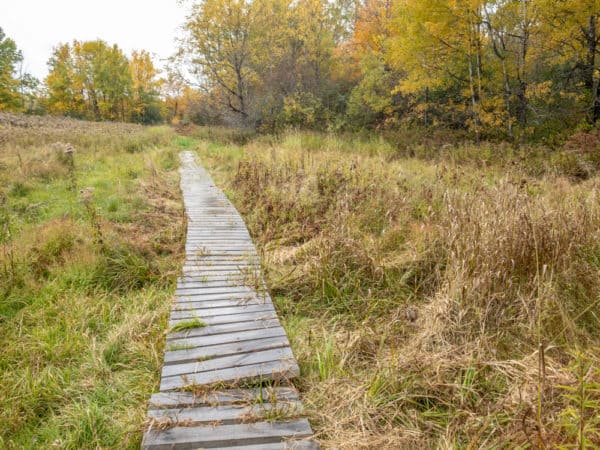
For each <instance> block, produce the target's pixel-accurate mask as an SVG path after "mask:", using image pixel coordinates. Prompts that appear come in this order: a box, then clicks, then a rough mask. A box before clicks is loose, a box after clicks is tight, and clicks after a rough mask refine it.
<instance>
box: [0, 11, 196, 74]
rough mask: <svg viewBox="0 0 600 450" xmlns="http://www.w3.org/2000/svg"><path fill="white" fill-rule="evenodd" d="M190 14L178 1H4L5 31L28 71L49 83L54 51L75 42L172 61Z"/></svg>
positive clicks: (1, 23) (2, 21)
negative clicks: (144, 52)
mask: <svg viewBox="0 0 600 450" xmlns="http://www.w3.org/2000/svg"><path fill="white" fill-rule="evenodd" d="M185 13H186V12H185V8H184V6H181V5H178V4H177V0H0V27H1V28H2V29H3V30H4V32H5V33H6V35H7V36H8V37H10V38H12V39H14V41H15V42H16V43H17V47H18V48H19V49H21V50H22V51H23V56H24V57H25V61H24V66H25V70H26V71H27V72H29V73H31V74H33V75H34V76H36V77H38V78H40V79H43V78H44V77H45V76H46V75H47V73H48V69H47V66H46V62H47V61H48V58H50V55H51V53H52V48H53V47H55V46H56V45H57V44H58V43H60V42H70V41H72V40H73V39H77V40H93V39H98V38H99V39H103V40H105V41H107V42H108V43H109V44H117V45H118V46H119V47H121V49H123V50H124V51H125V53H127V54H128V55H129V54H130V53H131V51H132V50H141V49H143V50H148V51H149V52H150V53H153V54H155V55H156V59H158V58H166V57H168V56H170V55H171V54H172V53H174V51H175V48H176V44H175V42H174V40H175V37H176V36H178V31H177V28H178V27H179V26H180V25H181V24H182V23H183V21H184V19H185ZM159 65H160V66H162V64H159Z"/></svg>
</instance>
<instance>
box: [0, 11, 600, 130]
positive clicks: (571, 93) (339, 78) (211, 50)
mask: <svg viewBox="0 0 600 450" xmlns="http://www.w3.org/2000/svg"><path fill="white" fill-rule="evenodd" d="M188 4H189V5H190V6H191V10H190V14H189V15H188V19H187V21H186V23H185V24H184V27H183V28H184V32H185V35H184V36H182V38H183V39H182V46H181V48H180V49H179V50H178V52H177V54H176V56H175V57H174V62H175V64H171V65H170V69H169V70H168V71H166V72H165V73H162V74H159V71H158V70H157V69H156V68H155V67H154V65H153V62H152V60H151V58H150V56H149V54H148V53H147V52H144V51H140V52H135V53H134V54H133V55H131V57H127V56H126V55H125V54H124V53H123V52H122V51H121V50H120V49H119V48H118V47H117V46H116V45H114V46H110V45H108V44H106V43H105V42H103V41H93V42H78V41H74V42H73V43H71V44H62V45H59V46H58V47H56V48H55V50H54V53H53V55H52V57H51V58H50V60H49V63H48V64H49V70H50V72H49V75H48V77H47V78H46V79H45V80H44V82H43V83H38V82H37V80H35V79H34V78H33V77H31V76H29V75H27V74H23V73H22V71H20V70H19V67H20V62H21V61H22V56H21V54H20V52H19V51H18V50H17V48H16V46H15V45H14V42H13V41H11V40H10V39H8V38H6V37H5V36H4V34H3V33H1V32H0V109H21V110H25V111H30V112H48V113H52V114H63V115H69V116H74V117H80V118H87V119H92V120H120V121H133V122H141V123H154V122H158V121H167V122H172V121H175V122H194V123H199V124H228V125H231V124H234V125H243V126H248V127H254V128H257V129H259V130H261V131H267V132H271V131H277V130H280V129H283V128H285V127H287V126H299V127H308V128H315V129H330V130H340V129H345V130H357V129H364V128H367V129H395V128H398V127H415V126H420V127H443V128H447V129H456V130H459V131H461V133H469V134H470V135H471V136H472V137H473V138H475V139H490V138H498V139H509V140H515V141H521V140H524V139H531V138H534V139H539V138H546V137H551V136H553V135H555V134H560V133H563V132H569V131H571V130H573V129H574V128H576V127H578V126H581V125H582V124H595V123H597V122H598V121H599V120H600V58H599V55H598V53H599V52H600V23H599V17H600V4H599V2H598V1H597V0H491V1H484V0H429V1H422V0H338V1H329V0H201V1H200V0H189V1H188Z"/></svg>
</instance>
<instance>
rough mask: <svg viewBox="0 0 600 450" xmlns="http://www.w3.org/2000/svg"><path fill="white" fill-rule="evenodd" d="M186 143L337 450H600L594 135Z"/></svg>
mask: <svg viewBox="0 0 600 450" xmlns="http://www.w3.org/2000/svg"><path fill="white" fill-rule="evenodd" d="M190 134H191V136H193V137H194V138H195V139H197V140H198V144H197V145H198V154H199V155H200V157H201V159H202V160H203V161H204V163H205V164H206V165H208V167H209V169H210V171H211V173H213V175H214V176H215V177H216V179H217V180H218V184H220V185H221V186H222V187H224V188H225V189H226V192H227V193H228V194H229V195H230V197H231V198H232V200H233V201H234V203H235V205H236V207H237V208H238V209H239V210H240V212H241V213H242V215H243V216H244V218H245V220H246V222H247V224H248V226H249V229H250V231H251V234H252V235H253V237H254V238H255V240H256V242H257V243H258V245H259V247H260V250H259V251H260V252H261V254H262V258H263V264H264V270H265V273H266V277H267V284H268V286H269V287H270V289H271V291H272V294H273V296H274V298H275V302H276V306H277V308H278V311H279V313H280V316H281V318H282V320H283V322H284V326H285V328H286V330H287V332H288V335H289V337H290V340H291V342H292V347H293V349H294V353H295V355H296V357H297V358H298V360H299V363H300V366H301V371H302V374H301V377H300V378H299V380H298V381H297V384H298V386H299V388H300V389H301V391H302V393H303V401H304V404H305V407H306V409H307V412H308V414H309V417H310V419H311V423H312V424H313V426H314V428H315V430H316V433H317V437H318V438H319V439H320V441H321V443H322V444H323V446H324V448H348V449H354V448H365V449H366V448H390V449H392V448H394V449H396V448H581V449H583V448H596V447H597V446H599V445H600V416H599V415H598V411H599V410H600V365H599V364H600V356H599V355H600V352H599V350H600V331H599V330H600V327H598V325H599V314H600V303H599V302H600V277H599V275H600V273H599V270H600V246H599V244H598V243H599V242H600V241H599V238H600V191H599V188H600V178H599V177H598V175H596V170H597V169H596V168H597V164H595V162H594V161H595V159H594V154H595V152H597V148H598V147H597V143H595V142H596V141H595V140H594V139H595V138H594V135H593V134H591V133H590V134H587V133H580V134H579V135H576V136H575V137H574V138H573V139H571V140H570V141H569V142H567V143H566V144H564V145H562V146H561V147H559V148H555V149H551V148H544V147H541V146H539V145H538V146H531V147H523V148H520V149H517V148H514V147H512V146H509V145H506V144H491V143H482V144H481V145H479V146H477V145H473V144H469V143H460V142H458V143H453V142H452V141H448V140H438V141H437V143H436V142H432V141H428V140H427V139H425V140H424V141H423V140H422V141H420V142H419V141H417V140H416V139H414V136H407V135H405V136H396V141H395V142H394V140H393V139H384V138H383V137H377V136H369V135H365V136H360V135H346V136H343V135H335V134H322V133H308V132H299V131H289V132H286V133H282V134H280V135H278V136H254V137H253V136H251V135H248V134H244V133H236V132H232V131H231V130H218V129H212V130H206V129H203V130H196V131H195V132H190ZM594 149H595V150H594Z"/></svg>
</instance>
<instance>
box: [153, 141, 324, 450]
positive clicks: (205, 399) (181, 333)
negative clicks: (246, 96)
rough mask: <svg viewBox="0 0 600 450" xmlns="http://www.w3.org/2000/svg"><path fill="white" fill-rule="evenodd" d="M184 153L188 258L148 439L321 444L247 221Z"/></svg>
mask: <svg viewBox="0 0 600 450" xmlns="http://www.w3.org/2000/svg"><path fill="white" fill-rule="evenodd" d="M180 159H181V169H180V173H181V190H182V192H183V198H184V202H185V207H186V211H187V217H188V234H187V243H186V261H185V263H184V266H183V273H182V276H181V277H180V278H179V280H178V283H177V290H176V299H175V303H174V306H173V308H172V311H171V318H170V321H169V327H170V332H169V333H168V334H167V344H166V350H165V356H164V365H163V369H162V378H161V383H160V392H158V393H156V394H154V395H152V398H151V400H150V408H149V411H148V416H149V419H150V420H149V423H150V425H149V429H148V430H147V431H146V432H145V433H144V439H143V442H142V448H143V449H148V450H150V449H152V450H155V449H200V448H220V449H229V450H235V449H247V450H251V449H265V450H270V449H318V448H319V447H318V445H317V444H316V443H315V442H313V441H311V440H310V437H311V436H312V430H311V427H310V425H309V423H308V421H307V420H306V419H304V418H302V404H301V403H300V400H299V398H298V392H297V391H296V390H295V389H294V388H293V387H292V386H291V385H290V384H288V383H287V380H289V379H290V378H293V377H295V376H297V375H298V372H299V369H298V364H297V363H296V360H295V359H294V355H293V354H292V351H291V349H290V345H289V342H288V339H287V336H286V334H285V331H284V330H283V328H282V327H281V325H280V324H279V321H278V319H277V314H276V312H275V309H274V308H273V304H272V302H271V299H270V297H269V294H268V292H267V290H266V286H265V284H264V281H263V278H262V276H261V273H260V264H259V258H258V255H257V253H256V249H255V247H254V245H253V243H252V239H251V238H250V235H249V234H248V230H247V229H246V226H245V224H244V222H243V221H242V219H241V217H240V216H239V214H238V212H237V211H236V209H235V208H234V207H233V205H232V204H231V203H230V202H229V201H228V200H227V198H226V197H225V195H224V194H223V192H222V191H221V190H220V189H218V188H217V187H216V186H215V185H214V183H213V182H212V180H211V178H210V176H209V175H208V174H207V173H206V171H205V170H204V169H203V168H202V167H200V166H199V165H197V164H196V162H195V158H194V154H193V153H191V152H183V153H182V154H181V155H180Z"/></svg>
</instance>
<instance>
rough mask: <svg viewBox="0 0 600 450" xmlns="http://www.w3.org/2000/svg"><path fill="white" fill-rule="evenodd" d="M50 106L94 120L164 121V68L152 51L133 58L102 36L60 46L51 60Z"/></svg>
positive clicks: (47, 101) (65, 113) (55, 112)
mask: <svg viewBox="0 0 600 450" xmlns="http://www.w3.org/2000/svg"><path fill="white" fill-rule="evenodd" d="M48 67H49V73H48V76H47V78H46V80H45V84H46V87H47V90H48V94H47V99H46V103H47V109H48V111H49V112H51V113H54V114H64V115H70V116H74V117H80V118H87V119H93V120H119V121H127V120H129V121H134V122H141V123H155V122H158V121H160V120H162V116H161V105H160V101H159V97H158V96H159V92H160V82H159V80H158V79H157V76H158V71H157V70H156V69H155V67H154V64H153V63H152V58H151V57H150V54H149V53H148V52H145V51H139V52H138V51H136V52H133V55H132V57H131V60H130V59H128V58H127V56H125V54H124V53H123V51H122V50H121V49H120V48H119V47H118V46H117V45H112V46H110V45H108V44H107V43H106V42H104V41H101V40H96V41H87V42H79V41H73V43H72V44H61V45H58V46H57V47H56V48H55V49H54V52H53V54H52V57H51V58H50V60H49V61H48Z"/></svg>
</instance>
